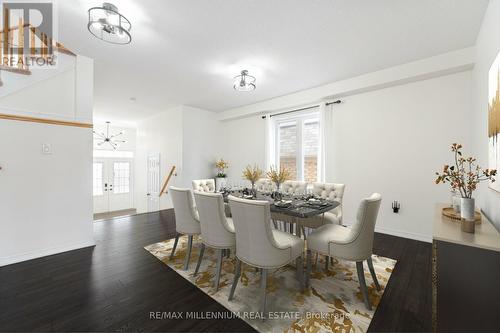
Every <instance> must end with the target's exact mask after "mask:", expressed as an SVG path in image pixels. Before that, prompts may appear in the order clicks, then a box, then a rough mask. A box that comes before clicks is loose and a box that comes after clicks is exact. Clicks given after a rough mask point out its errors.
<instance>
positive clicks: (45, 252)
mask: <svg viewBox="0 0 500 333" xmlns="http://www.w3.org/2000/svg"><path fill="white" fill-rule="evenodd" d="M94 245H95V241H94V240H92V241H86V242H81V243H77V244H74V243H73V244H64V245H58V246H55V247H50V248H46V249H41V250H37V251H30V252H25V253H22V254H16V255H13V256H8V257H1V258H0V267H2V266H7V265H12V264H15V263H18V262H22V261H26V260H31V259H36V258H41V257H45V256H50V255H53V254H58V253H62V252H68V251H73V250H78V249H82V248H85V247H89V246H94Z"/></svg>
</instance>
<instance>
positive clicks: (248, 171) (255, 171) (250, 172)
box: [243, 165, 263, 189]
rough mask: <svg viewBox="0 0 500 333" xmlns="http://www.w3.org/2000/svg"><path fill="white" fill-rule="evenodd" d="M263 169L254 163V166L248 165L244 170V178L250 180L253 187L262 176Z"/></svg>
mask: <svg viewBox="0 0 500 333" xmlns="http://www.w3.org/2000/svg"><path fill="white" fill-rule="evenodd" d="M262 174H263V172H262V170H261V169H260V168H259V167H258V166H257V165H254V166H253V167H252V166H250V165H247V167H246V168H245V169H244V170H243V178H244V179H246V180H248V181H249V182H250V183H251V184H252V189H253V188H254V187H255V183H256V182H257V180H259V179H260V178H261V177H262Z"/></svg>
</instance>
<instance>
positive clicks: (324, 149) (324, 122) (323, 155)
mask: <svg viewBox="0 0 500 333" xmlns="http://www.w3.org/2000/svg"><path fill="white" fill-rule="evenodd" d="M332 126H333V104H330V105H326V103H321V104H320V105H319V156H318V181H319V182H325V181H326V167H327V166H328V165H330V163H328V158H327V155H328V151H329V149H330V148H331V147H329V145H328V143H329V142H328V141H329V138H330V135H331V132H332ZM330 150H331V149H330Z"/></svg>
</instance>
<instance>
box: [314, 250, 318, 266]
mask: <svg viewBox="0 0 500 333" xmlns="http://www.w3.org/2000/svg"><path fill="white" fill-rule="evenodd" d="M318 259H319V253H318V252H316V259H314V267H315V268H318Z"/></svg>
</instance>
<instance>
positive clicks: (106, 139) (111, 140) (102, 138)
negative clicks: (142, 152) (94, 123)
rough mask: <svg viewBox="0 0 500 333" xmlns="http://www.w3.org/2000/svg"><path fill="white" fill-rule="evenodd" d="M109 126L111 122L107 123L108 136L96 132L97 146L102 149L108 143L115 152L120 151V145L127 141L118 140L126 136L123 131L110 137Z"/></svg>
mask: <svg viewBox="0 0 500 333" xmlns="http://www.w3.org/2000/svg"><path fill="white" fill-rule="evenodd" d="M109 124H110V122H109V121H107V122H106V134H104V133H103V132H101V133H98V132H96V131H94V140H95V141H97V145H98V146H99V147H100V146H102V145H103V144H105V143H107V144H109V145H110V146H111V148H113V150H116V149H118V147H119V146H120V143H125V142H127V141H125V140H117V139H116V138H117V137H119V136H120V135H122V134H124V133H125V132H123V131H121V132H118V133H116V134H113V135H109Z"/></svg>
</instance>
